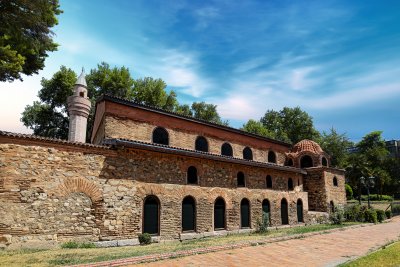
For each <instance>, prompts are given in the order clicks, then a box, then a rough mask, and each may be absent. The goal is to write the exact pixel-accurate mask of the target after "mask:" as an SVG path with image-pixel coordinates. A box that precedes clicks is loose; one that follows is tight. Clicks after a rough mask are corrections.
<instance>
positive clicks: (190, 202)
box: [182, 196, 196, 231]
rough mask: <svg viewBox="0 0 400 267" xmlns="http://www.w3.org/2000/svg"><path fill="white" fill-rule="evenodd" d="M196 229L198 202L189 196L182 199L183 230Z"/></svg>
mask: <svg viewBox="0 0 400 267" xmlns="http://www.w3.org/2000/svg"><path fill="white" fill-rule="evenodd" d="M195 230H196V202H195V200H194V198H193V197H191V196H187V197H185V198H184V199H183V201H182V231H195Z"/></svg>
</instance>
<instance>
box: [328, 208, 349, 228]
mask: <svg viewBox="0 0 400 267" xmlns="http://www.w3.org/2000/svg"><path fill="white" fill-rule="evenodd" d="M329 220H330V222H331V223H332V224H339V225H340V224H343V222H344V221H345V213H344V210H343V209H341V208H335V211H334V212H331V213H330V214H329Z"/></svg>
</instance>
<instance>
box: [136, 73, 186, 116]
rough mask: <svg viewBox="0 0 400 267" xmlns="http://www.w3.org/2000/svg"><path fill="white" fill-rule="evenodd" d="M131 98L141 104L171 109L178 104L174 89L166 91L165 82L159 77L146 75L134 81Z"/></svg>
mask: <svg viewBox="0 0 400 267" xmlns="http://www.w3.org/2000/svg"><path fill="white" fill-rule="evenodd" d="M134 85H135V87H134V89H133V99H134V100H135V101H136V102H138V103H141V104H144V105H149V106H153V107H157V108H161V109H164V110H168V111H173V110H174V109H175V107H176V106H177V104H178V101H177V100H176V93H175V92H174V91H170V92H169V93H167V92H166V87H167V84H166V83H165V82H164V81H163V80H161V79H153V78H151V77H146V78H143V79H137V80H135V81H134Z"/></svg>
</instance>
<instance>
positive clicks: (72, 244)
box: [61, 241, 79, 248]
mask: <svg viewBox="0 0 400 267" xmlns="http://www.w3.org/2000/svg"><path fill="white" fill-rule="evenodd" d="M78 247H79V244H78V243H77V242H75V241H68V242H65V243H63V244H61V248H78Z"/></svg>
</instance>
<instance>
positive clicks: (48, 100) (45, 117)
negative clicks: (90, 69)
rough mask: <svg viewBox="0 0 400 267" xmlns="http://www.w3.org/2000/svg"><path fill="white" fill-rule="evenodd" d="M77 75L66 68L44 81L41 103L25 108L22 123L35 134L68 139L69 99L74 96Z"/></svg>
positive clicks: (37, 102) (42, 82) (61, 68)
mask: <svg viewBox="0 0 400 267" xmlns="http://www.w3.org/2000/svg"><path fill="white" fill-rule="evenodd" d="M75 81H76V74H75V72H74V71H73V70H71V69H68V68H66V67H64V66H61V67H60V70H59V71H57V72H56V73H55V74H54V75H53V77H52V78H51V79H49V80H47V79H44V78H43V79H42V81H41V85H42V89H41V90H40V91H39V93H38V97H39V99H40V101H35V102H33V104H32V105H28V106H26V107H25V110H24V111H23V113H22V117H21V121H22V122H23V124H24V125H25V126H26V127H28V128H30V129H32V130H33V134H35V135H40V136H45V137H53V138H60V139H66V138H67V137H68V123H69V121H68V116H67V97H68V96H70V95H72V92H73V90H72V89H73V85H74V83H75Z"/></svg>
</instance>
